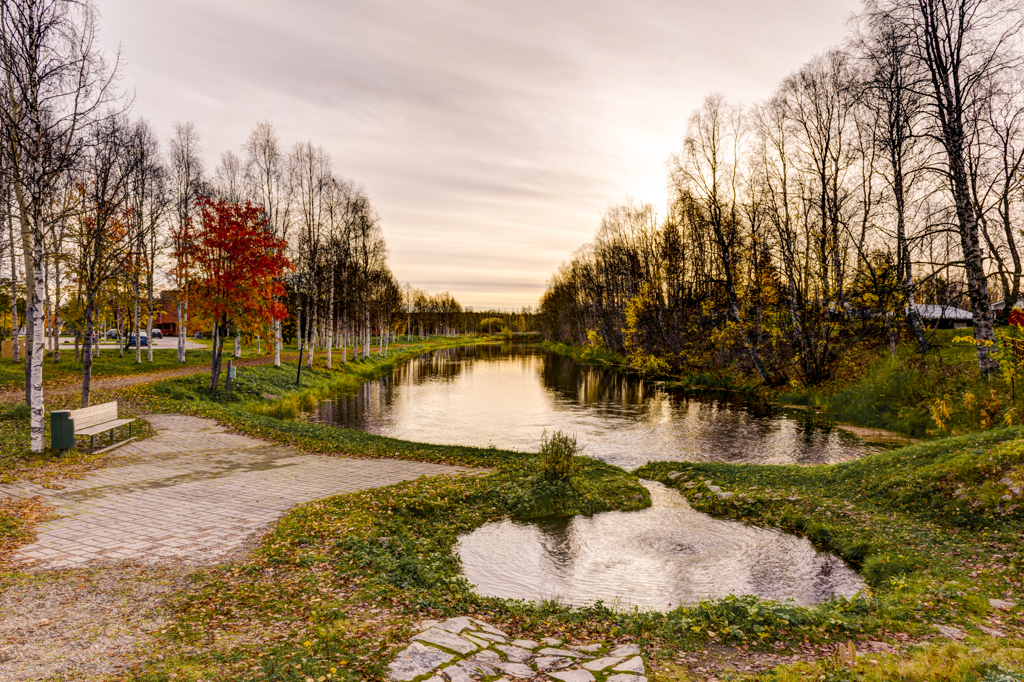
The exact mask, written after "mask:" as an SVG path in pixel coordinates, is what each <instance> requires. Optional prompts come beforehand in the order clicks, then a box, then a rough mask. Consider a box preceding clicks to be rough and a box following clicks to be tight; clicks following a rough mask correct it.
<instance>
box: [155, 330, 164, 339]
mask: <svg viewBox="0 0 1024 682" xmlns="http://www.w3.org/2000/svg"><path fill="white" fill-rule="evenodd" d="M153 338H154V339H162V338H164V333H163V332H162V331H160V330H159V329H154V330H153Z"/></svg>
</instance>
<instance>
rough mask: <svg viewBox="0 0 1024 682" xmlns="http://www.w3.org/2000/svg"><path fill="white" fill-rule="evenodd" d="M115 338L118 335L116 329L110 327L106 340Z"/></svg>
mask: <svg viewBox="0 0 1024 682" xmlns="http://www.w3.org/2000/svg"><path fill="white" fill-rule="evenodd" d="M117 338H119V335H118V333H117V330H116V329H111V330H110V331H108V332H107V340H113V339H117Z"/></svg>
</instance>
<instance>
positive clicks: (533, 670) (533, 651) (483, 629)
mask: <svg viewBox="0 0 1024 682" xmlns="http://www.w3.org/2000/svg"><path fill="white" fill-rule="evenodd" d="M419 630H420V632H419V634H417V635H416V636H414V637H413V638H412V640H413V641H412V644H410V645H409V647H408V648H406V649H405V650H403V651H400V652H399V653H398V655H397V656H396V657H395V660H393V661H392V662H391V663H390V664H388V679H389V680H391V682H476V680H479V679H481V678H492V677H496V676H498V675H501V676H502V677H500V678H499V679H497V680H494V682H509V680H508V678H510V677H511V678H515V679H517V680H524V679H531V678H536V682H647V667H646V666H645V665H644V660H643V657H642V656H641V655H640V647H639V646H637V645H636V644H633V643H628V644H615V643H611V642H591V643H589V644H565V643H564V642H563V641H562V640H561V639H556V638H552V637H536V638H533V639H512V638H511V637H510V636H509V635H507V634H505V633H504V632H502V631H501V630H499V629H498V628H496V627H494V626H493V625H491V624H489V623H486V622H484V621H482V620H477V619H476V618H470V617H468V616H460V617H458V618H449V619H448V620H446V621H443V622H442V621H436V620H428V621H424V622H423V623H420V627H419Z"/></svg>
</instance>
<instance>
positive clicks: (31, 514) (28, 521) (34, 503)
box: [0, 495, 55, 564]
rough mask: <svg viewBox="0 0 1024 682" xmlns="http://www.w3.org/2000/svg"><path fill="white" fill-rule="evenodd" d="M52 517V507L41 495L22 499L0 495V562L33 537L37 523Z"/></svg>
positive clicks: (8, 557)
mask: <svg viewBox="0 0 1024 682" xmlns="http://www.w3.org/2000/svg"><path fill="white" fill-rule="evenodd" d="M52 518H55V516H54V514H53V507H52V506H51V505H49V504H47V503H46V500H45V499H44V498H43V497H42V496H41V495H39V496H36V497H31V498H28V499H23V500H19V499H15V498H11V497H0V564H2V563H3V562H5V561H7V560H8V559H10V558H11V556H13V554H14V552H15V551H16V550H17V549H18V548H19V547H21V546H22V545H27V544H28V543H30V542H32V541H33V540H34V539H35V533H34V532H33V530H34V528H35V527H36V525H37V524H39V523H42V522H43V521H48V520H49V519H52Z"/></svg>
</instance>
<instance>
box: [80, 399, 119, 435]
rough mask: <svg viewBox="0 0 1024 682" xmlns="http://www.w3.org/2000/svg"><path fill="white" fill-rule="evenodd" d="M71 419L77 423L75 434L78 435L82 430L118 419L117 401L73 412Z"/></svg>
mask: <svg viewBox="0 0 1024 682" xmlns="http://www.w3.org/2000/svg"><path fill="white" fill-rule="evenodd" d="M70 417H71V419H72V420H73V421H74V422H75V432H76V433H78V432H79V431H80V430H81V429H87V428H89V427H91V426H96V425H97V424H103V423H105V422H109V421H113V420H115V419H117V401H116V400H115V401H112V402H109V403H101V404H99V405H90V406H89V407H83V408H81V409H79V410H71V414H70Z"/></svg>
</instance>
